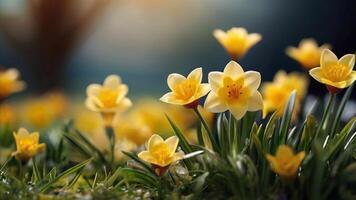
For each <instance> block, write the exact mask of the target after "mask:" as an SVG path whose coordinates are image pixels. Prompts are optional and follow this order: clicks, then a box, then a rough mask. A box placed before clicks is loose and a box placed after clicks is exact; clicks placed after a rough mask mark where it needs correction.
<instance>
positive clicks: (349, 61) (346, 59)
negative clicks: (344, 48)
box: [338, 54, 355, 70]
mask: <svg viewBox="0 0 356 200" xmlns="http://www.w3.org/2000/svg"><path fill="white" fill-rule="evenodd" d="M338 63H339V64H340V65H343V66H347V67H349V68H350V70H352V69H353V67H354V65H355V55H354V54H346V55H344V56H343V57H341V58H340V60H339V61H338Z"/></svg>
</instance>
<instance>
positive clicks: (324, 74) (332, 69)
mask: <svg viewBox="0 0 356 200" xmlns="http://www.w3.org/2000/svg"><path fill="white" fill-rule="evenodd" d="M354 65H355V55H354V54H346V55H344V56H343V57H341V58H340V59H338V58H337V56H336V55H335V54H334V53H333V52H332V51H330V50H328V49H325V50H323V52H322V54H321V58H320V67H316V68H313V69H311V70H310V71H309V74H310V75H311V76H312V77H313V78H314V79H315V80H317V81H319V82H320V83H323V84H325V85H326V86H327V88H328V90H329V91H330V92H331V93H336V92H338V91H339V90H341V89H343V88H346V87H349V86H350V85H351V84H352V83H353V82H354V81H355V80H356V71H354V70H353V67H354Z"/></svg>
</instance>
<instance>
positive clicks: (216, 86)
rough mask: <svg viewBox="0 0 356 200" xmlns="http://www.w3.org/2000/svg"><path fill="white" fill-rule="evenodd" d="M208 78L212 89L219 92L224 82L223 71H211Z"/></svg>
mask: <svg viewBox="0 0 356 200" xmlns="http://www.w3.org/2000/svg"><path fill="white" fill-rule="evenodd" d="M208 78H209V84H210V87H211V90H212V91H214V92H216V93H218V92H219V90H220V88H221V86H222V84H223V78H224V74H223V73H222V72H210V73H209V77H208Z"/></svg>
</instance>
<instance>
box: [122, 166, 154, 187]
mask: <svg viewBox="0 0 356 200" xmlns="http://www.w3.org/2000/svg"><path fill="white" fill-rule="evenodd" d="M118 173H119V174H120V176H122V177H124V179H125V180H126V181H128V182H129V183H140V184H143V185H146V186H149V187H158V183H159V181H158V180H157V178H156V177H155V176H152V175H150V174H147V173H144V172H142V171H138V170H135V169H131V168H120V170H119V172H118Z"/></svg>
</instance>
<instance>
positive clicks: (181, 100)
mask: <svg viewBox="0 0 356 200" xmlns="http://www.w3.org/2000/svg"><path fill="white" fill-rule="evenodd" d="M202 77H203V73H202V68H196V69H194V70H193V71H192V72H190V74H189V75H188V76H187V78H186V77H184V76H182V75H180V74H176V73H173V74H170V75H169V76H168V78H167V84H168V87H169V88H170V89H171V90H172V92H169V93H167V94H165V95H163V96H162V97H161V99H160V100H161V101H163V102H165V103H170V104H176V105H184V106H186V107H188V108H195V107H196V106H197V105H198V100H199V99H200V98H201V97H203V96H205V95H206V94H207V93H208V92H209V91H210V87H209V84H207V83H201V81H202Z"/></svg>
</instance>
